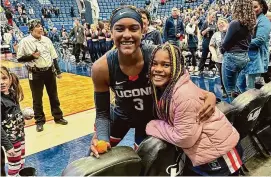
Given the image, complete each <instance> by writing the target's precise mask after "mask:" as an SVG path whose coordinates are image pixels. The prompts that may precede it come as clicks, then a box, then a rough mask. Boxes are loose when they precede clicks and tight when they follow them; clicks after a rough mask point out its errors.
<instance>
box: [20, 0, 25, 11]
mask: <svg viewBox="0 0 271 177" xmlns="http://www.w3.org/2000/svg"><path fill="white" fill-rule="evenodd" d="M21 6H22V10H25V4H24V3H23V2H22V3H21Z"/></svg>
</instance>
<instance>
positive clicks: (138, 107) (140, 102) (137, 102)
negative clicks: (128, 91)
mask: <svg viewBox="0 0 271 177" xmlns="http://www.w3.org/2000/svg"><path fill="white" fill-rule="evenodd" d="M133 101H134V102H135V109H136V110H139V111H143V110H144V105H143V100H142V99H140V98H135V99H133Z"/></svg>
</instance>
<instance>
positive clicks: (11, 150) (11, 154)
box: [7, 148, 15, 157]
mask: <svg viewBox="0 0 271 177" xmlns="http://www.w3.org/2000/svg"><path fill="white" fill-rule="evenodd" d="M7 154H8V155H9V156H11V157H13V156H15V150H14V148H12V149H10V150H8V151H7Z"/></svg>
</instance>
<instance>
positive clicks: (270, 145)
mask: <svg viewBox="0 0 271 177" xmlns="http://www.w3.org/2000/svg"><path fill="white" fill-rule="evenodd" d="M260 91H261V92H262V94H263V96H264V97H265V98H266V102H265V104H264V107H263V109H262V110H261V113H260V116H259V119H258V121H257V124H256V126H255V128H254V131H253V135H254V136H255V138H254V139H255V140H256V141H257V143H258V145H259V147H261V150H262V151H261V152H262V153H263V154H264V155H269V156H270V155H271V83H269V84H266V85H265V86H263V87H262V88H261V90H260Z"/></svg>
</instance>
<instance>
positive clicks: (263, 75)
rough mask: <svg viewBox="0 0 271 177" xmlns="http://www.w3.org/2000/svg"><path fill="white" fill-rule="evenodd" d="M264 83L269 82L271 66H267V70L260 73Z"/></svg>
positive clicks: (270, 79)
mask: <svg viewBox="0 0 271 177" xmlns="http://www.w3.org/2000/svg"><path fill="white" fill-rule="evenodd" d="M262 77H263V78H264V82H265V83H269V82H271V66H269V67H268V71H267V72H266V73H263V74H262Z"/></svg>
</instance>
